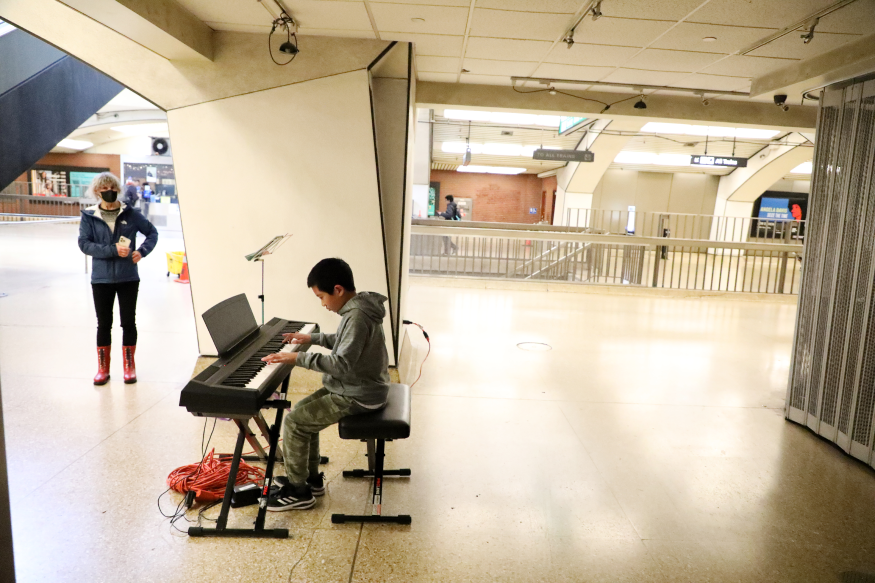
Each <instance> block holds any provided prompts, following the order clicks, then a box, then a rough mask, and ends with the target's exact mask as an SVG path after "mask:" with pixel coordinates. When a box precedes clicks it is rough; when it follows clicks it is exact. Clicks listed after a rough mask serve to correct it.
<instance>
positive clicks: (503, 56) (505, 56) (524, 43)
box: [465, 36, 551, 63]
mask: <svg viewBox="0 0 875 583" xmlns="http://www.w3.org/2000/svg"><path fill="white" fill-rule="evenodd" d="M550 45H551V43H550V42H547V41H536V40H513V39H507V38H484V37H478V36H472V37H469V38H468V48H467V50H466V53H465V56H466V57H473V58H475V59H496V60H506V61H530V62H533V63H537V62H539V61H540V60H541V59H542V58H543V57H544V55H545V54H546V53H547V49H549V48H550Z"/></svg>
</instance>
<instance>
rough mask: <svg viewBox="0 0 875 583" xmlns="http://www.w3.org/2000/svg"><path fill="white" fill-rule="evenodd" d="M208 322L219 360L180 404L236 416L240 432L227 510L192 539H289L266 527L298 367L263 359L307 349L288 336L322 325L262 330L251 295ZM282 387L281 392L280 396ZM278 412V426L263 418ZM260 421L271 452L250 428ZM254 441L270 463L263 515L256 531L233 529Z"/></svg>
mask: <svg viewBox="0 0 875 583" xmlns="http://www.w3.org/2000/svg"><path fill="white" fill-rule="evenodd" d="M203 318H204V324H206V326H207V330H209V332H210V337H211V338H212V339H213V343H214V344H215V345H216V351H217V352H218V354H219V359H218V360H217V361H216V362H214V363H213V364H212V365H210V366H209V367H207V369H206V370H204V371H203V372H201V373H200V374H198V375H197V376H196V377H194V378H193V379H192V380H190V381H189V382H188V384H186V385H185V387H184V388H183V389H182V393H181V394H180V396H179V405H180V406H182V407H185V408H186V409H187V410H188V411H189V413H192V414H193V415H196V416H198V417H220V418H231V419H233V420H234V423H236V424H237V427H238V429H239V432H238V434H237V443H236V445H235V446H234V455H233V456H232V458H231V468H230V471H229V473H228V482H227V484H226V485H225V495H224V497H223V499H222V510H221V512H220V513H219V517H218V518H217V519H216V526H215V528H207V527H201V526H190V527H189V529H188V534H189V536H213V537H271V538H287V537H288V536H289V531H288V529H286V528H273V529H267V528H265V527H264V523H265V516H266V510H267V497H268V493H269V492H270V485H271V483H272V482H273V466H274V462H276V461H280V460H282V456H281V453H280V448H279V447H278V444H279V437H280V427H281V426H282V420H283V411H284V410H285V409H288V408H289V407H291V403H290V402H289V401H287V400H286V392H287V391H288V388H289V375H290V374H291V372H292V368H293V366H292V365H289V364H267V363H265V362H262V361H261V359H262V358H263V357H265V356H267V355H268V354H273V353H275V352H292V351H297V350H306V349H307V345H300V344H283V334H288V333H290V332H301V333H303V334H312V333H316V332H319V326H318V325H317V324H313V323H307V322H295V321H291V320H283V319H281V318H273V319H272V320H271V321H270V322H268V323H267V324H263V325H261V326H259V325H258V324H257V323H256V322H255V316H254V315H253V313H252V307H251V306H250V305H249V300H247V299H246V295H245V294H240V295H236V296H234V297H232V298H228V299H227V300H225V301H223V302H221V303H219V304H217V305H215V306H213V307H212V308H210V309H209V310H207V311H206V312H204V315H203ZM277 389H279V392H278V394H277V395H276V396H274V395H275V393H277ZM264 409H274V410H275V411H276V415H275V416H274V420H273V424H270V425H269V424H268V421H267V420H266V419H265V418H264V415H262V410H264ZM250 420H254V421H255V423H256V425H258V427H259V429H260V430H261V433H262V435H264V437H266V438H267V442H268V445H267V452H265V450H264V448H263V447H262V445H261V443H260V442H259V441H258V439H257V438H256V436H255V434H254V433H253V432H252V431H251V430H250V428H249V421H250ZM244 440H245V441H249V443H250V445H251V446H252V447H253V449H254V450H255V453H256V458H255V459H257V460H259V461H262V462H263V463H265V464H266V468H265V477H264V484H263V485H262V486H261V488H262V491H261V497H260V498H259V504H258V506H259V508H258V514H257V515H256V518H255V527H254V528H251V529H248V528H228V512H229V510H230V507H231V497H232V494H233V492H234V483H235V480H236V477H237V470H238V468H239V466H240V460H241V458H243V442H244Z"/></svg>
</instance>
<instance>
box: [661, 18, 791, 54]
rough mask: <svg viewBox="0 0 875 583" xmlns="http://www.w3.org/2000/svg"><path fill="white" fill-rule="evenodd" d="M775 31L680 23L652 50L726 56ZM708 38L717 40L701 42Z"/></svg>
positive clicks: (770, 29)
mask: <svg viewBox="0 0 875 583" xmlns="http://www.w3.org/2000/svg"><path fill="white" fill-rule="evenodd" d="M776 30H778V29H776V28H745V27H741V26H717V25H715V24H695V23H690V22H681V23H680V24H678V25H677V26H676V27H674V28H673V29H671V30H670V31H669V32H668V34H666V35H665V36H664V37H662V38H660V39H659V40H657V41H656V42H655V43H653V48H655V49H674V50H679V51H702V52H707V53H723V54H727V55H728V54H730V53H734V52H736V51H739V50H741V49H743V48H744V47H746V46H748V45H750V44H751V43H753V42H755V41H758V40H759V39H761V38H763V37H766V36H769V35H770V34H772V33H773V32H775V31H776ZM709 37H710V38H715V39H717V40H714V41H711V42H705V41H703V40H702V39H704V38H709Z"/></svg>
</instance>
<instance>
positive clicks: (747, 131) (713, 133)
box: [640, 121, 781, 140]
mask: <svg viewBox="0 0 875 583" xmlns="http://www.w3.org/2000/svg"><path fill="white" fill-rule="evenodd" d="M640 131H641V133H646V134H672V135H681V136H710V137H712V138H738V139H740V140H745V139H747V140H770V139H772V138H773V137H775V136H776V135H778V134H779V133H781V132H779V131H778V130H763V129H756V128H732V127H727V126H704V125H694V124H685V123H663V122H654V121H652V122H649V123H646V124H644V127H642V128H641V130H640Z"/></svg>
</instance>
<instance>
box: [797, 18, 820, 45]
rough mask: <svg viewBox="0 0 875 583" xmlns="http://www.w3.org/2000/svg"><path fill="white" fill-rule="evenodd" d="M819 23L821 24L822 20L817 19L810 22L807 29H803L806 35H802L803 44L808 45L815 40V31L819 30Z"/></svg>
mask: <svg viewBox="0 0 875 583" xmlns="http://www.w3.org/2000/svg"><path fill="white" fill-rule="evenodd" d="M818 22H820V18H815V19H813V20H811V22H809V23H808V25H806V27H805V28H803V29H802V30H803V32H804V33H805V34H803V35H800V37H799V38H801V39H802V42H803V43H804V44H806V45H807V44H808V43H810V42H811V41H812V40H813V39H814V29H815V28H817V23H818Z"/></svg>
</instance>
